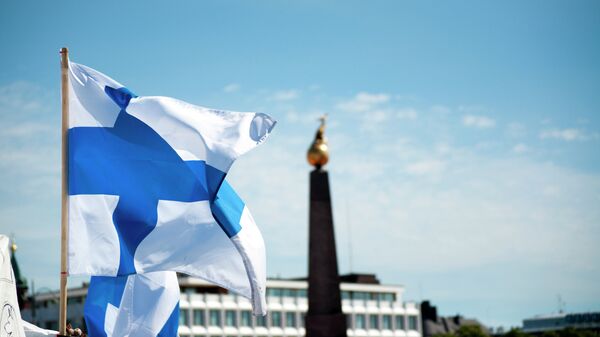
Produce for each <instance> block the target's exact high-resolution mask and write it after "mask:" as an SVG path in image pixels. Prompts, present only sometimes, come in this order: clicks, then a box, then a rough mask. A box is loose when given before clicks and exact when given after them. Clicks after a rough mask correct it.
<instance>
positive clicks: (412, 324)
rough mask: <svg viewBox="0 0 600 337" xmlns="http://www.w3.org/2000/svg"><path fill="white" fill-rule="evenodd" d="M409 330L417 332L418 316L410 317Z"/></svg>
mask: <svg viewBox="0 0 600 337" xmlns="http://www.w3.org/2000/svg"><path fill="white" fill-rule="evenodd" d="M408 328H409V329H410V330H417V316H408Z"/></svg>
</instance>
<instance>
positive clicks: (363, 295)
mask: <svg viewBox="0 0 600 337" xmlns="http://www.w3.org/2000/svg"><path fill="white" fill-rule="evenodd" d="M341 296H342V299H344V300H363V301H365V300H373V301H380V302H395V301H396V294H395V293H377V292H366V291H346V290H344V291H342V293H341ZM267 297H291V298H296V297H300V298H305V297H307V292H306V289H289V288H267Z"/></svg>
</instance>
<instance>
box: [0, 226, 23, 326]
mask: <svg viewBox="0 0 600 337" xmlns="http://www.w3.org/2000/svg"><path fill="white" fill-rule="evenodd" d="M9 242H10V240H9V239H8V237H7V236H6V235H2V234H0V329H1V330H0V336H12V337H25V331H24V330H23V325H22V321H21V311H20V310H19V303H18V301H17V283H16V280H15V274H14V272H13V270H12V265H11V263H10V253H9Z"/></svg>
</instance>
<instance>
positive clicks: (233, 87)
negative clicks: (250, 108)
mask: <svg viewBox="0 0 600 337" xmlns="http://www.w3.org/2000/svg"><path fill="white" fill-rule="evenodd" d="M238 90H240V85H239V84H237V83H230V84H228V85H226V86H225V87H224V88H223V92H226V93H232V92H236V91H238Z"/></svg>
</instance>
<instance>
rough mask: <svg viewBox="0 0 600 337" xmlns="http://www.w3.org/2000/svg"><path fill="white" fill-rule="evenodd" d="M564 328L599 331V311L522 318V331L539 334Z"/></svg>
mask: <svg viewBox="0 0 600 337" xmlns="http://www.w3.org/2000/svg"><path fill="white" fill-rule="evenodd" d="M565 328H573V329H578V330H590V331H596V332H600V312H586V313H574V314H567V313H558V314H550V315H539V316H535V317H532V318H526V319H524V320H523V332H526V333H530V334H541V333H544V332H546V331H557V330H562V329H565Z"/></svg>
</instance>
